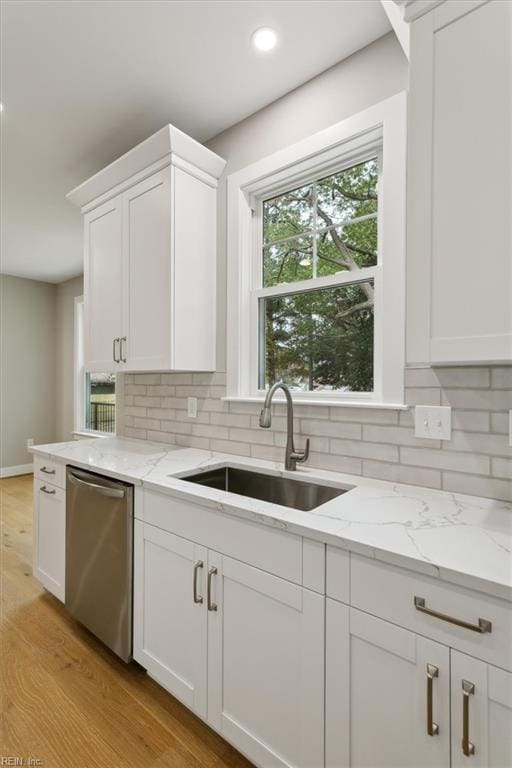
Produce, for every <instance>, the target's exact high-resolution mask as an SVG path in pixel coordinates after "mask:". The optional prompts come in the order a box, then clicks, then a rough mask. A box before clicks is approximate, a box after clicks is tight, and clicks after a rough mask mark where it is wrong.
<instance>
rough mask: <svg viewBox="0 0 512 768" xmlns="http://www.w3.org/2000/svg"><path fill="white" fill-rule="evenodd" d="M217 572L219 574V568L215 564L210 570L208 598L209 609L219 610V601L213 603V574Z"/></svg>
mask: <svg viewBox="0 0 512 768" xmlns="http://www.w3.org/2000/svg"><path fill="white" fill-rule="evenodd" d="M216 574H217V569H216V567H215V566H214V565H212V567H211V568H210V570H209V571H208V593H207V598H206V599H207V602H208V610H209V611H216V610H217V603H212V576H215V575H216Z"/></svg>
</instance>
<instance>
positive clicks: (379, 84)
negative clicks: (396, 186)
mask: <svg viewBox="0 0 512 768" xmlns="http://www.w3.org/2000/svg"><path fill="white" fill-rule="evenodd" d="M407 81H408V64H407V60H406V58H405V56H404V54H403V51H402V49H401V47H400V45H399V43H398V41H397V39H396V37H395V35H394V33H390V34H389V35H386V36H385V37H382V38H381V39H380V40H377V41H376V42H375V43H372V44H371V45H369V46H367V47H366V48H363V49H362V50H361V51H358V52H357V53H355V54H354V55H353V56H350V57H349V58H348V59H345V60H344V61H341V62H340V63H339V64H336V65H335V66H334V67H332V68H331V69H328V70H327V71H326V72H324V73H322V74H321V75H318V77H315V78H313V80H310V81H309V82H308V83H305V84H304V85H301V86H300V87H299V88H296V89H295V90H294V91H291V93H288V94H286V96H283V98H281V99H278V100H277V101H275V102H274V103H273V104H270V105H269V106H268V107H265V109H262V110H261V111H260V112H256V113H255V114H254V115H251V116H250V117H248V118H247V119H246V120H243V121H242V122H241V123H237V125H234V126H233V127H232V128H229V129H228V130H227V131H223V133H220V134H219V135H218V136H216V137H215V138H213V139H211V141H209V142H208V143H207V146H208V147H209V148H210V149H212V150H213V151H214V152H217V154H219V155H220V156H221V157H223V158H224V159H225V160H227V166H226V171H225V173H224V176H223V179H222V180H221V184H220V188H219V215H218V271H217V286H218V289H217V307H218V315H217V370H219V371H225V370H226V176H227V175H229V174H230V173H233V172H234V171H237V170H239V169H240V168H243V167H244V166H246V165H249V163H253V162H255V161H256V160H259V159H261V158H263V157H266V156H267V155H270V154H272V152H277V150H279V149H282V148H283V147H286V146H289V145H290V144H293V143H294V142H297V141H300V139H304V138H306V137H307V136H310V135H311V134H313V133H316V132H317V131H321V130H322V129H323V128H327V127H328V126H330V125H333V124H334V123H337V122H339V121H340V120H343V119H345V118H346V117H350V115H354V114H356V113H357V112H360V111H361V110H363V109H366V108H367V107H370V106H371V105H372V104H376V103H377V102H379V101H382V100H383V99H387V98H388V97H389V96H393V95H394V94H395V93H399V92H400V91H403V90H406V88H407Z"/></svg>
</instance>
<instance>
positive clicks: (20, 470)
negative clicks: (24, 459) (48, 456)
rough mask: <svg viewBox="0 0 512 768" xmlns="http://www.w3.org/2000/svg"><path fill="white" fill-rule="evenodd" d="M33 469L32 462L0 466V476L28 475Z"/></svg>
mask: <svg viewBox="0 0 512 768" xmlns="http://www.w3.org/2000/svg"><path fill="white" fill-rule="evenodd" d="M33 470H34V465H33V464H32V462H30V464H18V466H17V467H0V477H14V476H15V475H28V474H30V473H31V472H33Z"/></svg>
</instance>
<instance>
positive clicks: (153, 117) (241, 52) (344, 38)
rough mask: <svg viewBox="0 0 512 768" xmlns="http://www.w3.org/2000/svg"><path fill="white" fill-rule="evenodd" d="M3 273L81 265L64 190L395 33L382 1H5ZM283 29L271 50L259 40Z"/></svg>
mask: <svg viewBox="0 0 512 768" xmlns="http://www.w3.org/2000/svg"><path fill="white" fill-rule="evenodd" d="M1 9H2V10H1V13H2V40H1V43H2V60H1V98H2V101H3V103H4V105H5V106H4V111H3V113H2V115H1V128H2V135H1V150H2V250H1V265H0V266H1V271H2V272H4V273H7V274H14V275H19V276H22V277H31V278H34V279H39V280H47V281H49V282H60V281H61V280H65V279H67V278H69V277H72V276H74V275H77V274H80V273H81V271H82V252H81V222H80V214H79V213H78V211H77V210H75V209H74V208H73V207H72V206H71V205H70V204H69V203H68V202H66V200H65V198H64V195H65V193H66V192H67V191H68V190H70V189H71V188H72V187H74V186H76V185H77V184H78V183H80V182H81V181H83V180H84V179H86V178H88V177H89V176H90V175H92V174H93V173H95V172H96V171H98V170H99V169H100V168H102V167H103V166H104V165H106V164H107V163H109V162H111V161H112V160H114V159H115V158H116V157H118V156H119V155H121V154H122V153H123V152H126V151H127V150H128V149H130V147H132V146H133V145H134V144H136V143H138V142H139V141H141V140H143V139H145V138H146V137H147V136H149V135H150V134H152V133H153V132H155V131H156V130H158V129H159V128H161V127H162V126H163V125H164V124H165V123H168V122H170V123H173V124H174V125H176V126H177V127H179V128H181V129H182V130H184V131H186V132H187V133H189V134H190V135H192V136H194V137H195V138H197V139H199V140H200V141H205V140H207V139H209V138H211V137H213V136H215V135H216V134H217V133H219V132H220V131H222V130H224V129H225V128H227V127H229V126H230V125H233V124H234V123H236V122H238V121H239V120H241V119H243V118H244V117H246V116H248V115H250V114H252V113H253V112H256V111H257V110H259V109H261V108H262V107H264V106H265V105H267V104H269V103H270V102H272V101H274V100H275V99H277V98H279V97H280V96H282V95H284V94H285V93H287V92H288V91H290V90H292V89H293V88H296V87H297V86H298V85H300V84H302V83H304V82H305V81H306V80H309V79H310V78H311V77H314V76H315V75H317V74H319V73H320V72H322V71H323V70H325V69H327V68H328V67H330V66H332V65H333V64H335V63H336V62H338V61H340V60H341V59H343V58H345V57H347V56H349V55H350V54H351V53H354V51H356V50H358V49H360V48H362V47H364V46H365V45H368V44H369V43H370V42H372V41H373V40H376V39H377V38H378V37H381V36H382V35H384V34H386V33H387V32H388V31H389V30H390V28H391V27H390V25H389V22H388V20H387V18H386V15H385V13H384V11H383V10H382V7H381V4H380V2H379V0H325V1H324V0H311V1H310V2H295V1H294V0H285V1H284V2H281V1H279V0H275V1H274V2H265V1H264V0H257V1H256V2H253V1H251V0H206V1H203V0H188V2H181V1H174V2H172V1H170V0H169V1H168V0H158V1H155V0H145V1H142V0H85V1H82V0H75V1H71V0H35V1H34V0H31V1H25V0H2V5H1ZM260 26H271V27H273V28H275V29H276V30H277V32H278V34H279V45H278V47H277V48H276V49H275V50H274V51H273V52H271V53H269V54H261V53H259V54H258V53H257V52H256V51H254V50H253V48H252V46H251V45H250V36H251V34H252V32H253V31H254V30H255V29H256V28H258V27H260Z"/></svg>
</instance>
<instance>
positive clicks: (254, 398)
mask: <svg viewBox="0 0 512 768" xmlns="http://www.w3.org/2000/svg"><path fill="white" fill-rule="evenodd" d="M221 399H222V400H223V401H224V402H226V403H263V402H264V401H265V396H264V395H247V396H242V395H232V396H229V397H223V398H221ZM292 400H293V404H294V405H295V406H299V405H318V406H320V407H322V408H326V407H331V408H375V409H378V410H389V411H407V410H409V408H410V407H411V406H410V405H405V404H404V403H377V402H375V401H374V400H370V401H368V400H364V401H363V400H335V399H332V400H330V399H329V398H322V399H320V398H319V399H317V398H314V397H294V395H293V392H292ZM272 402H277V403H285V402H286V400H285V397H284V395H277V394H276V395H275V397H274V398H273V401H272Z"/></svg>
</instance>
